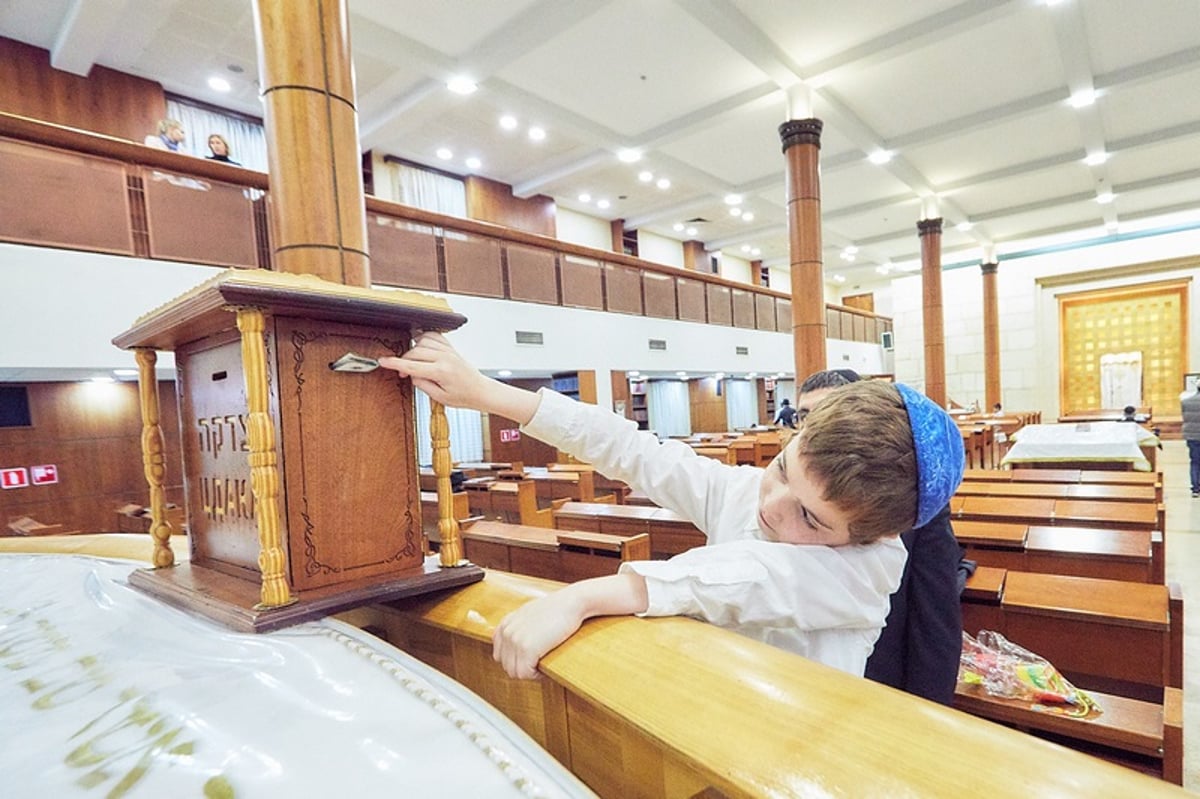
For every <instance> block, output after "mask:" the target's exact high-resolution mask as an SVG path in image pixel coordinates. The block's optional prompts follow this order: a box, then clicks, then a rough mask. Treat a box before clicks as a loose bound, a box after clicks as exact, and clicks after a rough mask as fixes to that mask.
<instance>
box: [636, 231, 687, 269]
mask: <svg viewBox="0 0 1200 799" xmlns="http://www.w3.org/2000/svg"><path fill="white" fill-rule="evenodd" d="M637 237H638V258H641V259H642V260H643V261H651V262H653V263H656V264H666V265H667V266H677V267H679V268H680V269H682V268H683V242H681V241H676V240H675V239H670V238H667V237H666V236H659V235H657V234H655V233H651V232H650V231H648V230H639V231H638V232H637Z"/></svg>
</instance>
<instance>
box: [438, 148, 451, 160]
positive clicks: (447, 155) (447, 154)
mask: <svg viewBox="0 0 1200 799" xmlns="http://www.w3.org/2000/svg"><path fill="white" fill-rule="evenodd" d="M437 157H438V158H440V159H442V160H443V161H449V160H450V159H451V158H453V157H454V152H453V151H452V150H451V149H450V148H449V147H439V148H438V149H437Z"/></svg>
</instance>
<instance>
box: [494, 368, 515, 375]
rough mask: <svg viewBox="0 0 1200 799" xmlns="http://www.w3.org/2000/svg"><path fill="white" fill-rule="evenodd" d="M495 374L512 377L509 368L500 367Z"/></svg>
mask: <svg viewBox="0 0 1200 799" xmlns="http://www.w3.org/2000/svg"><path fill="white" fill-rule="evenodd" d="M496 374H497V375H499V376H500V377H512V370H511V369H501V370H500V371H499V372H496Z"/></svg>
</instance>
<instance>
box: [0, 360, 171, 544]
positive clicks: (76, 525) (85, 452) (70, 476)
mask: <svg viewBox="0 0 1200 799" xmlns="http://www.w3.org/2000/svg"><path fill="white" fill-rule="evenodd" d="M27 389H28V393H29V413H30V416H31V417H32V421H33V426H32V427H6V428H0V468H9V467H24V468H26V469H28V468H29V467H31V466H37V465H42V464H53V465H54V466H56V467H57V470H58V480H59V482H58V483H54V484H50V485H43V486H30V487H28V488H17V489H9V490H7V491H0V534H6V533H7V529H8V522H9V521H10V520H12V519H14V518H19V517H22V516H30V517H32V518H34V519H36V520H37V521H39V522H42V523H43V524H61V525H63V526H64V527H65V528H66V529H68V530H81V531H83V532H89V533H91V532H116V531H117V519H116V513H115V510H116V509H117V508H118V507H120V506H122V505H125V504H127V503H138V504H141V505H145V504H146V503H147V502H148V501H149V489H148V488H147V487H146V477H145V472H144V471H143V467H142V448H141V436H142V415H141V410H140V406H139V404H138V392H137V384H136V383H29V384H28V385H27ZM158 396H159V406H160V411H161V423H162V429H163V441H164V445H165V456H166V467H167V474H166V485H167V501H168V502H174V503H176V504H179V505H182V504H183V456H182V454H181V448H180V438H179V414H178V410H177V404H176V401H175V384H174V383H173V382H169V381H162V382H160V383H159V385H158Z"/></svg>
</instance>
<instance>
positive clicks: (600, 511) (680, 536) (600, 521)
mask: <svg viewBox="0 0 1200 799" xmlns="http://www.w3.org/2000/svg"><path fill="white" fill-rule="evenodd" d="M554 526H555V527H556V528H557V529H559V530H584V531H588V532H594V533H609V534H612V535H633V534H637V533H646V534H648V535H649V536H650V551H651V557H653V558H659V559H662V558H669V557H671V556H672V555H678V554H679V553H680V552H686V551H687V550H689V549H691V548H692V547H698V546H703V545H704V543H705V541H707V539H706V538H705V536H704V533H702V532H700V530H698V529H697V528H696V526H695V525H694V524H692V523H691V522H690V521H688V520H687V519H685V518H683V517H682V516H680V515H679V514H677V513H675V512H674V511H670V510H667V509H666V508H659V507H646V506H639V505H606V504H601V503H595V502H568V503H566V504H565V505H563V506H562V507H561V508H558V509H557V510H555V511H554Z"/></svg>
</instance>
